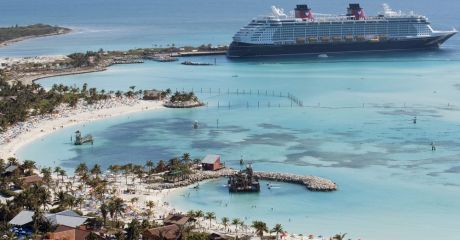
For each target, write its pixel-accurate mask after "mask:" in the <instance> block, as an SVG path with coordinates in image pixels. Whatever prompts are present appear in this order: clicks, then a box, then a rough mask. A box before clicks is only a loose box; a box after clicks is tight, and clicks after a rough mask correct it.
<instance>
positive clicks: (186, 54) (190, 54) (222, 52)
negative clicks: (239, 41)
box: [171, 50, 227, 57]
mask: <svg viewBox="0 0 460 240" xmlns="http://www.w3.org/2000/svg"><path fill="white" fill-rule="evenodd" d="M225 54H227V50H215V51H189V52H178V53H176V54H171V55H172V56H177V57H193V56H210V55H225Z"/></svg>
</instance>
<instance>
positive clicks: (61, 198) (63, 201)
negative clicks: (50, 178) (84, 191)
mask: <svg viewBox="0 0 460 240" xmlns="http://www.w3.org/2000/svg"><path fill="white" fill-rule="evenodd" d="M70 197H73V196H72V195H70V194H68V193H66V192H64V191H59V192H58V193H57V194H56V196H55V200H54V202H53V205H58V207H59V209H65V208H67V207H68V206H70V205H71V200H70Z"/></svg>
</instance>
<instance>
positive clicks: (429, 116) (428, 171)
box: [20, 52, 460, 239]
mask: <svg viewBox="0 0 460 240" xmlns="http://www.w3.org/2000/svg"><path fill="white" fill-rule="evenodd" d="M427 55H428V57H426V58H425V59H424V58H423V57H421V55H418V54H415V55H413V56H406V57H402V56H399V55H395V54H388V55H384V56H381V57H377V56H366V57H345V56H331V57H330V58H329V59H327V60H317V59H314V58H310V59H281V60H280V59H278V60H257V61H252V62H234V61H228V60H226V59H225V58H224V57H217V63H218V65H217V66H210V67H190V66H183V65H180V64H179V63H166V64H164V63H157V62H146V63H145V64H141V65H129V66H127V65H125V66H114V67H111V68H110V69H109V70H108V71H105V72H99V73H91V74H86V75H75V76H65V77H55V78H50V79H45V80H42V81H40V83H41V84H42V85H44V86H45V87H49V86H51V85H52V84H54V83H64V84H68V85H80V84H82V83H84V82H88V83H89V86H96V87H101V88H105V89H127V88H128V86H130V85H136V88H140V89H147V88H167V87H170V88H172V89H173V90H175V88H176V87H178V88H179V90H182V87H183V88H184V90H191V89H192V88H193V90H194V91H195V92H196V93H197V95H198V96H199V97H200V98H201V99H202V100H203V101H205V102H207V103H208V105H209V106H208V107H203V108H200V109H188V110H161V111H157V112H144V113H138V114H134V115H129V116H122V117H118V118H114V119H110V120H107V121H100V122H95V123H92V124H87V125H86V126H76V127H71V128H69V129H63V130H60V132H58V133H56V134H52V135H50V136H48V137H46V138H44V139H42V140H40V141H38V142H34V143H33V144H30V145H29V146H27V147H25V148H23V149H22V150H21V152H20V156H21V157H22V158H33V159H35V160H37V161H38V162H39V163H40V164H43V165H46V164H50V159H56V162H57V163H58V164H60V165H61V166H64V167H68V168H71V167H74V166H75V165H76V164H78V163H79V162H82V161H84V162H87V163H89V164H92V163H96V162H97V163H99V164H102V165H103V166H107V165H109V164H113V163H126V162H136V163H144V162H145V161H146V160H147V159H152V160H155V161H158V160H160V159H168V158H170V157H171V156H178V155H180V154H182V153H183V152H190V153H191V154H192V156H197V157H202V156H204V155H206V154H208V153H217V154H221V155H222V158H223V160H224V161H225V162H226V164H227V165H229V166H233V167H236V168H239V165H238V161H239V159H240V157H241V155H242V156H243V158H244V159H247V160H251V161H253V163H254V167H255V168H256V169H257V170H267V171H281V172H292V173H298V174H314V175H319V176H323V177H326V178H330V179H332V180H334V181H336V182H337V183H338V185H339V191H337V192H334V193H312V192H308V191H307V190H306V189H304V188H302V187H299V186H295V185H290V184H281V186H280V188H279V189H273V190H272V191H269V190H267V189H265V188H264V189H262V193H261V194H260V195H229V194H228V193H227V191H226V189H225V188H223V187H222V185H223V184H224V182H225V180H220V181H212V182H209V183H206V184H203V186H202V188H201V189H200V190H199V191H195V190H192V189H190V190H185V192H181V193H177V194H176V195H174V196H171V197H170V201H171V202H172V203H173V205H174V206H179V208H180V209H183V210H187V209H203V210H206V211H215V212H216V213H217V215H218V216H219V217H222V216H228V217H240V218H242V219H243V218H244V217H247V219H246V220H245V221H246V222H247V223H250V222H251V221H252V220H255V219H262V220H264V221H266V222H267V223H269V224H270V225H274V224H276V223H278V222H281V223H282V224H283V225H284V226H285V228H286V229H287V230H288V231H291V232H298V233H304V234H306V233H315V234H323V235H328V234H333V233H335V232H349V233H350V236H353V237H356V238H357V237H361V238H365V239H387V238H389V237H390V238H398V239H399V238H404V239H415V238H417V237H418V238H421V239H425V238H434V237H436V236H443V237H449V236H454V235H455V234H457V233H458V229H457V227H456V226H457V223H458V214H459V213H460V210H459V209H460V208H459V207H460V205H459V202H458V201H457V199H458V198H459V197H460V191H459V183H460V182H459V172H458V167H459V163H458V158H459V155H460V154H459V153H460V144H459V140H458V139H457V137H456V136H458V133H459V131H460V128H459V124H458V120H459V118H460V112H459V106H458V103H459V94H458V91H459V90H458V89H457V87H456V84H458V83H460V79H459V78H458V77H457V76H458V62H457V61H456V60H455V59H453V60H449V61H446V60H442V57H443V53H442V52H440V53H436V52H435V53H427ZM406 59H412V60H411V61H409V60H406ZM196 60H199V61H213V60H214V58H198V59H196ZM441 73H442V74H443V77H442V78H440V77H439V75H440V74H441ZM234 75H238V77H234ZM209 88H211V93H209ZM219 88H220V94H219ZM236 89H238V93H239V94H238V95H236V93H235V92H236ZM243 90H244V91H245V93H246V94H244V95H242V94H241V93H242V92H243ZM257 90H258V91H259V95H258V94H257ZM202 91H203V92H202ZM227 91H230V92H233V93H230V94H227ZM265 91H267V95H265V94H266V92H265ZM248 92H251V94H250V95H249V94H248ZM273 92H275V94H274V95H275V96H273ZM280 92H281V94H282V95H283V96H285V95H286V94H287V93H288V92H289V93H290V94H293V95H295V96H296V97H298V98H299V99H301V100H302V101H303V102H304V105H305V106H304V107H299V106H296V105H295V104H293V105H292V107H291V102H290V100H289V99H287V98H285V97H279V94H280ZM270 95H272V96H270ZM229 102H230V108H229V107H228V103H229ZM257 103H259V107H257ZM268 103H270V107H269V106H268ZM218 104H219V107H218V106H217V105H218ZM363 106H364V107H363ZM414 116H417V119H418V121H417V124H415V125H414V124H413V123H412V119H413V117H414ZM194 120H197V121H198V122H199V123H200V128H199V129H197V130H194V129H192V128H191V125H192V123H193V121H194ZM217 120H219V127H218V128H217ZM76 129H80V130H83V131H84V132H90V133H91V134H93V135H94V136H95V138H96V142H95V145H94V146H84V147H75V146H73V145H71V144H70V143H69V138H70V136H71V134H72V132H73V131H75V130H76ZM432 141H435V142H436V144H437V148H438V150H437V151H436V152H432V151H431V147H430V145H429V144H430V143H431V142H432ZM49 146H53V150H52V151H49V150H47V151H43V150H42V149H49ZM37 152H40V156H39V157H37V154H36V153H37ZM187 192H190V193H191V194H190V197H188V198H184V197H183V195H188V193H187ZM225 203H227V204H228V206H227V207H225ZM252 205H257V208H251V206H252ZM272 207H273V208H274V211H271V208H272ZM289 219H291V221H289ZM427 226H429V227H427Z"/></svg>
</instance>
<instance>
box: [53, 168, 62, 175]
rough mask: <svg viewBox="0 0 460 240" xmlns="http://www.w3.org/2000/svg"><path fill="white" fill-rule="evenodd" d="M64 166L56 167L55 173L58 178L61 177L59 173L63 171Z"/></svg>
mask: <svg viewBox="0 0 460 240" xmlns="http://www.w3.org/2000/svg"><path fill="white" fill-rule="evenodd" d="M61 170H62V168H61V167H59V166H58V167H55V168H54V173H56V178H57V177H59V173H60V172H61Z"/></svg>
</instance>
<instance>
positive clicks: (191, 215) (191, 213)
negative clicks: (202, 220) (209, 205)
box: [187, 210, 195, 218]
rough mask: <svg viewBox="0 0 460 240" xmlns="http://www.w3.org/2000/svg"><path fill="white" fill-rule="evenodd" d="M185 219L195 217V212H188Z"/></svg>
mask: <svg viewBox="0 0 460 240" xmlns="http://www.w3.org/2000/svg"><path fill="white" fill-rule="evenodd" d="M187 217H189V218H193V217H195V211H193V210H189V211H188V212H187Z"/></svg>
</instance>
